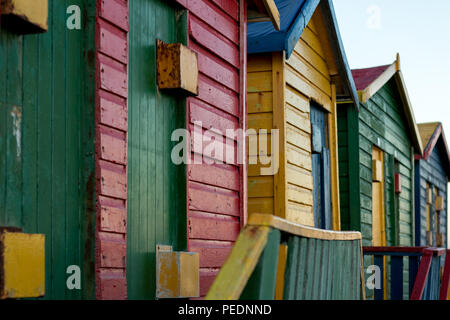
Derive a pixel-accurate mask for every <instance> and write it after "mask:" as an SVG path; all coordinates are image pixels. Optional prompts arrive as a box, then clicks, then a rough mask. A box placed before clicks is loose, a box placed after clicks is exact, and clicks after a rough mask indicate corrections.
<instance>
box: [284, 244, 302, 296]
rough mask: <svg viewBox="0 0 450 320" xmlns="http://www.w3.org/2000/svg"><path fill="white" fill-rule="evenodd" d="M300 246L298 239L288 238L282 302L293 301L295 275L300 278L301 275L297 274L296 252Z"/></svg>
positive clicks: (295, 284) (295, 282)
mask: <svg viewBox="0 0 450 320" xmlns="http://www.w3.org/2000/svg"><path fill="white" fill-rule="evenodd" d="M299 245H300V238H299V237H295V236H290V237H289V241H288V252H287V257H286V271H285V274H284V294H283V298H284V300H295V297H296V292H295V291H296V287H297V281H296V279H297V274H298V275H299V276H300V275H302V274H303V273H300V274H299V273H298V267H297V266H298V250H299Z"/></svg>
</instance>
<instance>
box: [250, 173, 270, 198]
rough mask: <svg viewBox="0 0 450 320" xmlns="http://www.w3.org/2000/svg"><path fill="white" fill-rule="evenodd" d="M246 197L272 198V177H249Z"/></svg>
mask: <svg viewBox="0 0 450 320" xmlns="http://www.w3.org/2000/svg"><path fill="white" fill-rule="evenodd" d="M248 197H249V198H263V197H273V177H272V176H263V177H249V178H248Z"/></svg>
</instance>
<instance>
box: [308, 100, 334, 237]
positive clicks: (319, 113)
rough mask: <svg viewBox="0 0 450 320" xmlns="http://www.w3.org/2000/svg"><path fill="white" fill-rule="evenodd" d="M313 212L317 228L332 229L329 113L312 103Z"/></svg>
mask: <svg viewBox="0 0 450 320" xmlns="http://www.w3.org/2000/svg"><path fill="white" fill-rule="evenodd" d="M310 115H311V129H312V144H311V145H312V166H313V212H314V225H315V227H316V228H320V229H326V230H331V229H332V224H331V167H330V149H329V143H328V141H329V133H328V113H327V112H326V111H325V110H324V109H323V108H321V107H319V106H317V105H315V104H312V105H311V114H310Z"/></svg>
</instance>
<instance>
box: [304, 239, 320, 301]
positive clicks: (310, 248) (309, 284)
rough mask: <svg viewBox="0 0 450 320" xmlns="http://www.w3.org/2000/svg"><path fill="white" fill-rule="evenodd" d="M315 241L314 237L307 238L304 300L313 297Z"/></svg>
mask: <svg viewBox="0 0 450 320" xmlns="http://www.w3.org/2000/svg"><path fill="white" fill-rule="evenodd" d="M316 241H317V240H315V239H308V245H307V257H306V268H305V291H304V296H303V298H304V300H312V299H314V285H315V276H316V265H315V262H316Z"/></svg>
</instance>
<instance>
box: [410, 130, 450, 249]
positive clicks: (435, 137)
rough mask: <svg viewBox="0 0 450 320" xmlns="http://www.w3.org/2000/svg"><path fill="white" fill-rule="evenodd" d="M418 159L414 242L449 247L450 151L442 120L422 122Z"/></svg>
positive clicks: (417, 244) (420, 244) (416, 164)
mask: <svg viewBox="0 0 450 320" xmlns="http://www.w3.org/2000/svg"><path fill="white" fill-rule="evenodd" d="M418 126H419V133H420V137H421V139H422V144H423V146H424V152H423V156H420V155H416V159H415V160H416V161H415V245H416V246H428V247H444V248H448V238H447V234H448V233H447V232H448V229H447V228H448V200H447V194H448V182H449V178H450V153H449V150H448V145H447V140H446V139H445V135H444V129H443V126H442V123H439V122H435V123H421V124H419V125H418Z"/></svg>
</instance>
